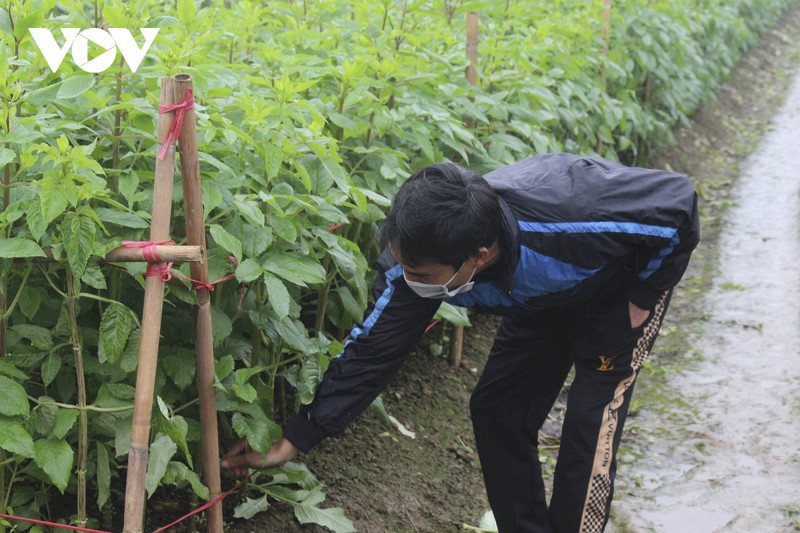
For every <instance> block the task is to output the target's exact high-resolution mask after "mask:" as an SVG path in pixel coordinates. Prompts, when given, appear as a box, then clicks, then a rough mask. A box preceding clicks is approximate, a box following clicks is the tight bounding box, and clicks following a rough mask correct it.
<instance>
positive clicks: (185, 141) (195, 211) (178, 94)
mask: <svg viewBox="0 0 800 533" xmlns="http://www.w3.org/2000/svg"><path fill="white" fill-rule="evenodd" d="M191 88H192V77H191V76H189V75H188V74H178V75H177V76H175V100H176V101H182V100H183V98H184V95H185V94H186V91H187V90H189V89H191ZM178 145H179V146H180V154H181V157H180V160H181V182H182V183H183V201H184V210H185V212H186V237H187V241H188V242H189V244H191V245H197V246H200V247H201V248H202V249H203V250H205V249H206V229H205V220H204V215H203V197H202V189H201V187H200V162H199V159H198V155H197V130H196V126H195V114H194V110H193V109H187V110H186V114H185V115H184V119H183V127H182V128H181V131H180V136H179V137H178ZM190 267H191V273H192V278H193V279H195V280H197V281H199V282H201V283H207V282H208V264H207V263H205V262H200V263H192V264H191V265H190ZM196 292H197V300H198V303H197V305H196V306H195V308H194V311H195V313H194V319H195V336H196V339H197V341H196V348H197V353H196V360H197V388H198V395H199V398H200V428H201V435H202V449H203V478H204V480H205V483H206V486H207V487H208V492H209V499H213V498H215V497H217V496H218V495H219V494H220V492H221V481H220V466H219V436H218V434H217V404H216V398H215V396H214V343H213V340H212V337H211V293H210V291H209V290H208V288H206V287H203V286H202V285H199V286H198V288H197V291H196ZM207 531H208V533H222V503H221V502H220V503H217V504H215V505H213V506H212V507H211V508H209V510H208V529H207Z"/></svg>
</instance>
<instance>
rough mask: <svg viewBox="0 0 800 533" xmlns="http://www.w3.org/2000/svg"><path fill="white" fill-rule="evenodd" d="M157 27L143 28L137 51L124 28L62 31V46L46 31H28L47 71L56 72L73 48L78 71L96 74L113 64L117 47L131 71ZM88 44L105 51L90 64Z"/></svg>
mask: <svg viewBox="0 0 800 533" xmlns="http://www.w3.org/2000/svg"><path fill="white" fill-rule="evenodd" d="M159 29H160V28H142V29H141V30H140V31H141V32H142V35H144V45H143V46H142V47H141V48H140V47H139V46H138V45H137V44H136V41H135V40H134V39H133V36H132V35H131V32H130V30H127V29H125V28H109V29H108V31H106V30H101V29H100V28H89V29H86V30H83V31H81V30H80V28H61V34H62V35H63V36H64V45H63V46H61V47H59V46H58V43H56V40H55V38H54V37H53V34H52V33H50V30H48V29H46V28H30V29H29V30H28V31H30V32H31V35H32V36H33V40H34V41H35V42H36V46H38V47H39V50H40V51H41V52H42V55H44V58H45V60H46V61H47V64H48V65H49V66H50V70H52V71H53V72H55V71H56V70H58V67H60V66H61V63H62V61H64V57H66V55H67V52H69V50H70V49H72V59H73V61H75V64H76V65H77V66H78V68H80V69H81V70H83V71H85V72H91V73H93V74H96V73H98V72H103V71H104V70H106V69H107V68H108V67H110V66H111V65H113V64H114V61H115V60H116V59H117V48H119V51H120V52H122V57H124V58H125V61H126V62H127V63H128V67H130V69H131V72H136V69H137V68H139V65H141V63H142V60H143V59H144V55H145V54H146V53H147V50H149V49H150V45H151V44H153V41H154V40H155V38H156V35H158V30H159ZM89 41H91V42H93V43H94V44H96V45H98V46H100V47H102V48H103V49H105V52H103V53H101V54H100V55H99V56H97V57H95V58H94V59H92V60H91V61H89Z"/></svg>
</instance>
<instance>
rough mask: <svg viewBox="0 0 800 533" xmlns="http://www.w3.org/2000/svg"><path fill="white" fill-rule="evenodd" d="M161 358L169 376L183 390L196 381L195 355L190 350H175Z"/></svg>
mask: <svg viewBox="0 0 800 533" xmlns="http://www.w3.org/2000/svg"><path fill="white" fill-rule="evenodd" d="M175 352H177V353H171V354H170V355H168V356H166V357H164V358H163V359H160V360H161V364H162V365H163V366H164V370H165V371H166V373H167V376H169V377H170V379H171V380H172V381H173V382H174V383H175V385H177V386H178V388H179V389H181V390H183V389H185V388H187V387H188V386H189V385H191V384H192V383H193V382H194V375H195V357H194V353H193V352H191V351H190V350H175Z"/></svg>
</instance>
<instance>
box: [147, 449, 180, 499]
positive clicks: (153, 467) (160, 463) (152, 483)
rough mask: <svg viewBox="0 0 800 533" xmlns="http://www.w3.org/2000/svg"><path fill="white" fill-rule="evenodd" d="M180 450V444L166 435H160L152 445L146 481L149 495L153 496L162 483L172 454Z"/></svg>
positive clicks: (148, 458)
mask: <svg viewBox="0 0 800 533" xmlns="http://www.w3.org/2000/svg"><path fill="white" fill-rule="evenodd" d="M177 451H178V445H177V444H175V443H174V442H173V441H172V439H170V438H169V437H167V436H166V435H159V436H158V438H156V440H154V441H153V444H151V445H150V454H149V456H148V457H147V477H146V478H145V481H144V487H145V490H147V497H148V498H149V497H151V496H152V495H153V493H154V492H155V491H156V489H157V488H158V485H159V484H160V483H161V478H163V477H164V474H165V473H166V471H167V465H168V464H169V461H170V459H172V456H173V455H175V452H177Z"/></svg>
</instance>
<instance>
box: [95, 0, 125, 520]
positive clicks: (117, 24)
mask: <svg viewBox="0 0 800 533" xmlns="http://www.w3.org/2000/svg"><path fill="white" fill-rule="evenodd" d="M103 18H104V19H106V22H108V25H109V26H111V27H112V28H124V27H125V26H127V24H128V21H127V19H126V18H125V14H124V13H123V11H122V9H121V8H120V6H117V5H112V4H111V3H110V2H106V3H105V5H104V6H103ZM100 507H102V505H100Z"/></svg>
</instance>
